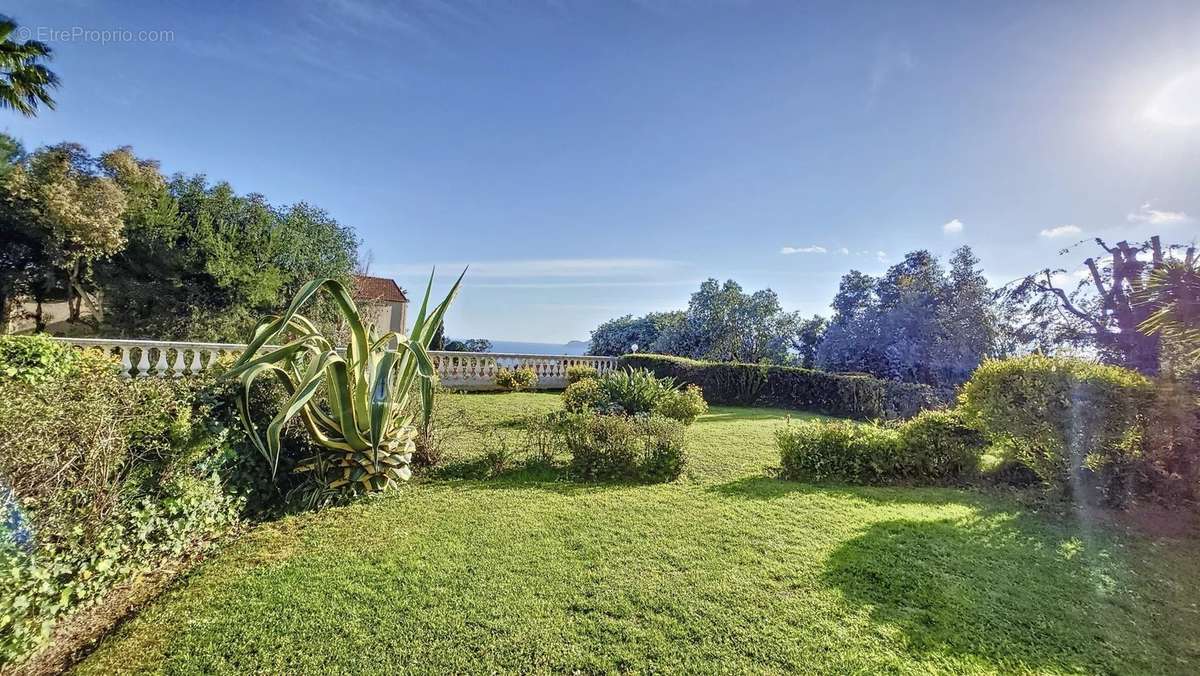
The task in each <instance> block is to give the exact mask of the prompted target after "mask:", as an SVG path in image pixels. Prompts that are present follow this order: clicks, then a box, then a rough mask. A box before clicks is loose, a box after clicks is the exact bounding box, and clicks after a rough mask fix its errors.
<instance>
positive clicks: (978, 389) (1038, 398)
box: [961, 355, 1152, 503]
mask: <svg viewBox="0 0 1200 676" xmlns="http://www.w3.org/2000/svg"><path fill="white" fill-rule="evenodd" d="M1151 391H1152V390H1151V385H1150V382H1149V381H1148V380H1147V379H1146V378H1145V377H1144V376H1142V375H1140V374H1138V373H1136V372H1134V371H1130V370H1128V369H1123V368H1120V367H1116V366H1106V365H1102V364H1093V363H1090V362H1086V361H1082V360H1077V359H1060V358H1052V357H1046V356H1042V355H1030V356H1026V357H1019V358H1016V359H1004V360H991V361H986V362H984V363H983V364H981V365H980V367H979V368H978V369H976V370H975V373H974V374H973V375H972V376H971V379H970V380H968V381H967V383H966V385H965V386H964V387H963V391H962V394H961V405H962V409H963V413H964V415H965V416H966V417H967V419H968V420H969V421H970V422H971V424H973V425H975V426H977V427H978V428H979V429H981V430H983V432H984V433H985V434H987V435H988V437H989V438H990V439H991V440H992V441H993V442H995V443H997V444H999V445H1001V446H1002V447H1003V448H1005V449H1007V450H1008V452H1009V453H1011V454H1012V457H1014V458H1015V459H1017V460H1019V461H1020V462H1022V463H1023V464H1025V465H1026V466H1027V467H1029V468H1030V469H1031V470H1033V471H1034V472H1035V473H1036V474H1037V475H1038V477H1039V478H1041V480H1042V481H1043V482H1045V483H1046V484H1047V485H1048V486H1050V487H1052V488H1054V489H1056V490H1059V491H1062V492H1063V493H1065V494H1074V493H1075V492H1076V491H1077V490H1079V489H1085V490H1086V491H1087V492H1088V493H1090V492H1091V490H1093V489H1094V490H1097V491H1099V493H1100V495H1099V496H1098V497H1101V498H1103V499H1104V500H1105V501H1107V502H1109V503H1119V502H1120V501H1121V500H1123V499H1124V496H1125V495H1126V494H1127V493H1128V488H1129V486H1128V484H1129V480H1130V470H1131V468H1132V466H1133V464H1134V462H1135V460H1136V457H1137V456H1138V454H1139V448H1140V444H1141V435H1142V423H1141V420H1140V414H1141V412H1142V411H1143V409H1144V407H1145V405H1146V403H1147V401H1148V399H1149V397H1150V395H1151ZM1076 497H1086V496H1076Z"/></svg>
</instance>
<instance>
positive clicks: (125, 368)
mask: <svg viewBox="0 0 1200 676" xmlns="http://www.w3.org/2000/svg"><path fill="white" fill-rule="evenodd" d="M119 349H120V350H121V377H122V378H132V377H133V374H131V373H130V371H131V370H133V363H132V362H131V361H129V348H128V347H125V346H124V345H122V346H121V347H120V348H119Z"/></svg>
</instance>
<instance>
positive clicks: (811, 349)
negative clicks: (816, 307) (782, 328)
mask: <svg viewBox="0 0 1200 676" xmlns="http://www.w3.org/2000/svg"><path fill="white" fill-rule="evenodd" d="M828 325H829V323H828V322H827V321H826V320H825V318H824V317H822V316H820V315H813V316H812V317H809V318H808V319H803V318H801V317H800V316H798V315H797V316H796V318H795V326H796V329H795V332H794V333H793V334H792V336H791V348H792V350H793V351H794V352H795V353H796V355H797V359H799V362H800V365H801V366H803V367H804V368H808V369H810V368H813V367H814V366H816V363H817V348H818V347H820V345H821V341H822V340H824V339H825V330H826V329H827V328H828Z"/></svg>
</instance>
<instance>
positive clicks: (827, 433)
mask: <svg viewBox="0 0 1200 676" xmlns="http://www.w3.org/2000/svg"><path fill="white" fill-rule="evenodd" d="M775 439H776V443H777V444H778V446H779V453H780V462H781V465H782V467H783V472H782V474H783V477H784V478H786V479H794V480H800V481H827V480H833V481H844V482H847V483H868V484H873V483H892V482H897V481H906V482H913V483H920V484H943V483H954V482H956V481H960V480H962V479H964V478H966V477H968V476H971V475H973V474H974V473H975V472H976V471H977V470H978V467H979V458H980V455H981V453H982V452H983V449H984V446H985V444H984V441H983V437H982V435H981V434H980V433H979V432H978V431H976V430H974V429H973V428H971V427H969V426H968V425H967V424H966V423H964V422H963V420H962V418H961V416H960V415H959V414H958V413H955V412H953V411H925V412H923V413H921V414H920V415H918V416H917V417H915V418H913V419H912V420H908V421H905V422H904V423H901V424H899V425H894V424H892V425H879V424H875V423H854V422H850V421H848V420H833V421H805V422H800V423H796V424H789V425H788V426H787V427H784V428H783V429H781V430H779V431H777V432H776V435H775Z"/></svg>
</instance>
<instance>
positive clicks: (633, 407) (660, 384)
mask: <svg viewBox="0 0 1200 676" xmlns="http://www.w3.org/2000/svg"><path fill="white" fill-rule="evenodd" d="M599 382H600V391H601V392H602V393H603V394H604V399H606V400H607V401H608V402H610V403H613V404H617V405H619V406H620V407H621V408H622V409H623V410H624V411H625V412H626V413H647V412H649V411H653V410H654V405H655V404H657V403H658V400H659V399H661V398H662V397H663V396H665V395H666V394H667V393H668V392H670V391H671V390H674V389H676V385H675V379H674V378H671V377H666V378H658V377H656V376H655V375H654V373H653V372H651V371H650V370H649V369H625V370H622V371H613V372H612V373H606V374H604V376H603V377H602V378H600V381H599Z"/></svg>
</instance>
